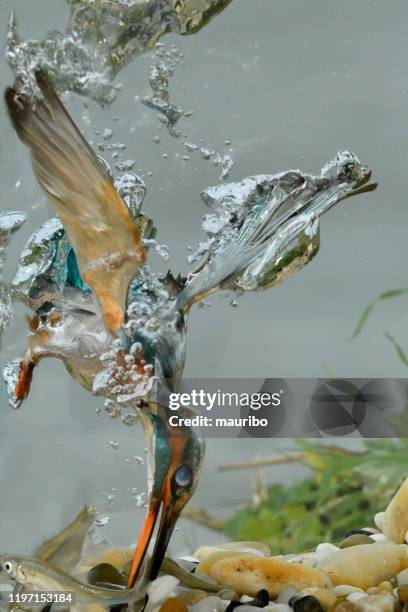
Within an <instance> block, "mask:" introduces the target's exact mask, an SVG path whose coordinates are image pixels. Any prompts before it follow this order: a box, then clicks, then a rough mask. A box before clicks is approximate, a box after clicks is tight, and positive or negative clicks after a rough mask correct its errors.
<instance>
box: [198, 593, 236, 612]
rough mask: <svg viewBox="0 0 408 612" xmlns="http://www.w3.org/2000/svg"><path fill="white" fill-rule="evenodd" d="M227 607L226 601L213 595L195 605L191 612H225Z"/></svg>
mask: <svg viewBox="0 0 408 612" xmlns="http://www.w3.org/2000/svg"><path fill="white" fill-rule="evenodd" d="M227 605H228V604H227V602H226V601H223V600H222V599H220V598H219V597H214V596H213V595H211V596H210V597H207V598H206V599H203V600H202V601H200V603H198V604H195V606H191V607H190V612H224V611H225V609H226V607H227Z"/></svg>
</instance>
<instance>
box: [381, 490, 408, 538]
mask: <svg viewBox="0 0 408 612" xmlns="http://www.w3.org/2000/svg"><path fill="white" fill-rule="evenodd" d="M380 522H381V525H382V532H383V533H384V535H385V536H386V537H387V539H388V540H390V541H391V542H395V543H396V544H402V542H404V541H405V533H406V531H407V530H408V478H407V479H406V480H404V482H403V483H402V485H401V486H400V488H399V489H398V491H397V492H396V494H395V495H394V497H393V498H392V500H391V501H390V503H389V504H388V506H387V508H386V510H385V512H384V515H383V516H382V517H381V520H380Z"/></svg>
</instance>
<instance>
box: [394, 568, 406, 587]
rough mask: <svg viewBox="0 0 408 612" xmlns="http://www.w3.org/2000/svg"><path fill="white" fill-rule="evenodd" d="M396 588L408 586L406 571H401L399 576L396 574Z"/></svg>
mask: <svg viewBox="0 0 408 612" xmlns="http://www.w3.org/2000/svg"><path fill="white" fill-rule="evenodd" d="M397 580H398V586H402V585H405V584H408V569H404V570H402V572H400V573H399V574H397Z"/></svg>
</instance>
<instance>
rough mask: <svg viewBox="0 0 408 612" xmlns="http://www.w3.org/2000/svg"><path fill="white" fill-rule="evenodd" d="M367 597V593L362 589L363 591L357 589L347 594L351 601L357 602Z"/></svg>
mask: <svg viewBox="0 0 408 612" xmlns="http://www.w3.org/2000/svg"><path fill="white" fill-rule="evenodd" d="M365 597H367V593H364V591H362V592H361V593H357V592H356V591H354V593H350V595H347V600H348V601H351V603H354V604H356V603H357V602H358V601H359V600H360V599H364V598H365Z"/></svg>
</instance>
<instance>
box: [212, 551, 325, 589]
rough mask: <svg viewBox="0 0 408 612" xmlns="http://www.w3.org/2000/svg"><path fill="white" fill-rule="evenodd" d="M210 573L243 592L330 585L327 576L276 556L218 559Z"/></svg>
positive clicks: (221, 581) (243, 556)
mask: <svg viewBox="0 0 408 612" xmlns="http://www.w3.org/2000/svg"><path fill="white" fill-rule="evenodd" d="M211 577H212V578H214V580H215V581H216V582H217V583H218V584H223V585H225V586H228V587H230V588H232V589H235V590H236V591H237V592H238V593H240V594H243V595H252V596H254V595H256V593H258V591H260V590H261V589H266V590H267V591H268V592H269V595H270V596H271V597H274V596H277V595H279V593H280V592H281V591H283V590H284V589H286V588H287V587H293V588H294V589H297V590H298V591H301V590H304V589H305V588H308V587H313V586H315V587H321V588H325V587H330V586H331V584H330V580H329V579H328V578H327V576H326V575H325V574H324V573H323V572H321V571H318V570H316V569H314V568H311V567H308V566H306V565H301V564H298V563H286V562H285V561H281V560H280V559H277V558H275V557H269V558H267V559H261V558H258V557H252V556H250V555H242V556H241V557H235V558H229V559H221V560H219V561H217V562H216V563H214V565H213V566H212V568H211Z"/></svg>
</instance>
